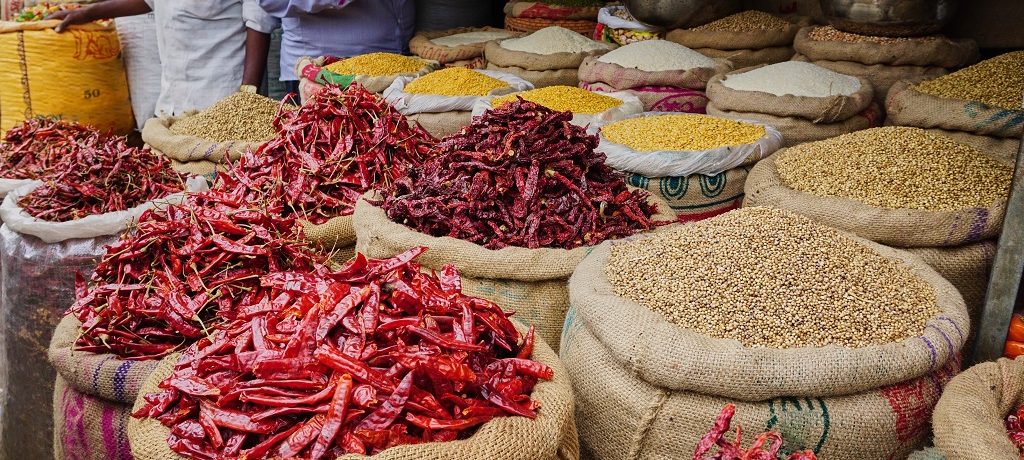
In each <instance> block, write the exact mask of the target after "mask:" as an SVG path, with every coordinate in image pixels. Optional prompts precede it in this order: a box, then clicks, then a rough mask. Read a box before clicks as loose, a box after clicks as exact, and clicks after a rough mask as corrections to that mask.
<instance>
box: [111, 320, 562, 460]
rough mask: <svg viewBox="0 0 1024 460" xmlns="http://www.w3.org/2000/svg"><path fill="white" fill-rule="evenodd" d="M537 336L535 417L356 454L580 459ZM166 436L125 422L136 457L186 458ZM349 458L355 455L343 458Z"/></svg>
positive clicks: (166, 369)
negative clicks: (543, 375)
mask: <svg viewBox="0 0 1024 460" xmlns="http://www.w3.org/2000/svg"><path fill="white" fill-rule="evenodd" d="M517 327H520V326H517ZM520 328H521V327H520ZM535 340H536V342H534V347H533V354H532V355H530V359H532V360H534V361H537V362H540V363H542V364H545V365H547V366H548V367H550V368H551V369H552V370H553V371H554V377H552V378H551V380H544V381H540V382H538V383H537V385H536V386H535V387H534V389H533V393H531V394H530V399H531V400H533V401H536V402H537V403H538V404H539V407H540V408H541V409H540V410H539V411H538V413H537V418H535V419H529V418H526V417H495V418H494V419H493V420H491V421H489V422H487V423H485V424H483V425H481V426H480V428H479V429H478V430H477V431H476V433H473V435H472V436H470V437H469V438H466V439H460V440H455V441H446V442H428V443H421V444H404V445H400V446H394V447H391V448H388V449H386V450H384V451H382V452H380V453H378V454H376V455H370V456H357V457H358V458H361V459H366V460H417V459H456V458H457V459H460V460H491V459H495V458H502V459H510V460H534V459H539V460H578V459H579V458H580V451H579V438H578V436H577V432H576V421H575V420H574V419H573V414H574V401H573V394H572V386H571V384H570V383H569V377H568V372H567V371H566V370H565V367H564V366H563V365H562V363H561V362H559V360H558V355H557V354H556V353H555V352H554V351H553V350H552V349H551V347H550V346H549V345H548V344H547V343H546V342H545V341H544V339H543V338H542V337H537V338H536V339H535ZM179 356H180V354H173V355H169V356H168V357H166V358H164V359H163V360H161V361H159V364H158V365H157V367H156V369H154V370H153V373H152V374H151V375H150V377H149V378H148V379H146V381H145V382H143V385H142V388H141V389H140V390H139V395H140V396H141V395H146V394H149V393H156V392H159V391H160V390H161V389H160V388H159V384H160V382H162V381H163V380H165V379H166V378H167V377H169V376H170V375H171V373H172V372H173V370H174V365H175V364H176V363H177V362H178V358H179ZM144 403H145V401H144V400H143V398H141V397H140V398H138V400H137V401H136V403H135V409H138V408H139V407H141V405H142V404H144ZM168 435H170V429H168V428H167V427H165V426H163V425H162V424H161V423H160V422H159V421H158V420H156V419H152V418H146V419H141V420H140V419H136V418H131V419H130V420H129V421H128V439H129V440H130V444H131V449H132V454H133V455H134V457H135V459H137V460H184V459H185V457H182V456H181V455H178V454H176V453H174V452H172V451H171V450H170V448H169V447H168V446H167V437H168ZM351 457H353V455H345V456H342V457H341V458H351Z"/></svg>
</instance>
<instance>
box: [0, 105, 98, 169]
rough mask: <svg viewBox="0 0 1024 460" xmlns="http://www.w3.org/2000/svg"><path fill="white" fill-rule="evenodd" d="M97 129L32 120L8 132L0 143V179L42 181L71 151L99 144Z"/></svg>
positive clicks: (57, 121)
mask: <svg viewBox="0 0 1024 460" xmlns="http://www.w3.org/2000/svg"><path fill="white" fill-rule="evenodd" d="M102 138H103V136H101V135H100V133H99V132H98V131H96V130H95V129H93V128H91V127H89V126H85V125H81V124H78V123H75V122H72V121H64V120H59V119H52V118H41V117H40V118H30V119H27V120H25V121H24V122H22V123H21V124H20V125H17V126H15V127H13V128H11V129H9V130H8V131H7V133H5V134H4V137H3V139H2V140H0V177H3V178H5V179H42V178H45V177H46V176H47V175H49V174H51V173H53V172H55V171H58V169H57V168H56V166H57V163H59V162H60V161H61V160H62V159H63V158H64V157H65V156H66V155H67V154H68V152H70V151H71V149H74V148H78V147H79V146H80V145H88V144H91V143H95V142H98V141H100V140H101V139H102Z"/></svg>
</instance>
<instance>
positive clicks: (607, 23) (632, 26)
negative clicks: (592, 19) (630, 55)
mask: <svg viewBox="0 0 1024 460" xmlns="http://www.w3.org/2000/svg"><path fill="white" fill-rule="evenodd" d="M664 36H665V34H664V33H663V32H660V31H659V30H658V29H656V28H653V27H651V26H648V25H647V24H644V23H642V22H640V21H637V20H636V18H634V17H633V15H631V14H629V11H626V7H624V6H622V5H613V6H606V7H604V8H601V11H600V12H599V13H598V14H597V29H595V30H594V40H598V41H602V42H605V43H612V44H616V45H628V44H630V43H636V42H639V41H644V40H657V39H660V38H664Z"/></svg>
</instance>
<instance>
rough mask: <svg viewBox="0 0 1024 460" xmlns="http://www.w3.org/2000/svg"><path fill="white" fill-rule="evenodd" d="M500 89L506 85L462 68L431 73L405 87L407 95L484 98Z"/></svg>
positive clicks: (507, 86)
mask: <svg viewBox="0 0 1024 460" xmlns="http://www.w3.org/2000/svg"><path fill="white" fill-rule="evenodd" d="M502 88H509V85H508V83H505V82H503V81H501V80H499V79H497V78H494V77H490V76H487V75H485V74H482V73H480V72H474V71H472V70H469V69H466V68H462V67H455V68H451V69H444V70H439V71H437V72H431V73H429V74H426V75H424V76H422V77H419V78H417V79H415V80H413V81H411V82H409V84H407V85H405V91H406V92H407V93H412V94H434V95H438V96H486V95H488V94H491V92H492V91H494V90H497V89H502Z"/></svg>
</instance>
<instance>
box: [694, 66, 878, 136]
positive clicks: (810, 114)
mask: <svg viewBox="0 0 1024 460" xmlns="http://www.w3.org/2000/svg"><path fill="white" fill-rule="evenodd" d="M761 67H764V66H763V65H760V66H756V67H750V68H746V69H742V70H737V71H734V72H729V73H727V74H724V75H715V76H714V77H712V78H711V81H710V82H708V89H707V93H708V99H710V100H711V101H712V102H713V103H714V104H715V107H718V108H719V109H721V110H731V111H736V112H758V113H766V114H769V115H775V116H779V117H797V118H803V119H806V120H810V121H811V122H812V123H835V122H839V121H843V120H848V119H850V118H851V117H853V116H854V115H857V114H858V113H860V112H863V111H864V110H865V109H867V108H868V106H869V105H871V102H872V97H873V96H874V90H873V89H872V87H871V83H869V82H868V81H867V80H866V79H864V78H858V80H860V89H858V90H857V91H856V92H854V93H853V94H851V95H849V96H844V95H834V96H829V97H810V96H794V95H791V94H785V95H782V96H776V95H774V94H771V93H765V92H761V91H743V90H737V89H733V88H730V87H728V86H726V85H725V84H723V83H722V80H723V79H724V80H728V79H729V76H731V75H738V74H741V73H746V72H750V71H752V70H756V69H759V68H761Z"/></svg>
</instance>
